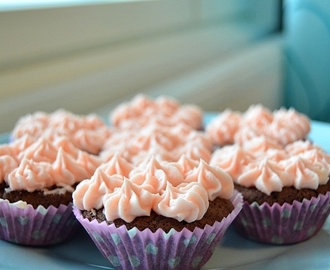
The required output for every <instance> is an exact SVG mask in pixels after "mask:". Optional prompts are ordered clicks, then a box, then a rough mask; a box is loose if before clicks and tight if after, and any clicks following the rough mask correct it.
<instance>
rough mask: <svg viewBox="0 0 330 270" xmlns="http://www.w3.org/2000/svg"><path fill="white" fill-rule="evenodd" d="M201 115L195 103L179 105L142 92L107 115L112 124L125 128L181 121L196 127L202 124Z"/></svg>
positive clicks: (171, 123) (176, 102)
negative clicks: (150, 96) (152, 97)
mask: <svg viewBox="0 0 330 270" xmlns="http://www.w3.org/2000/svg"><path fill="white" fill-rule="evenodd" d="M202 117H203V115H202V110H201V109H200V108H199V107H197V106H195V105H181V104H180V103H179V102H178V101H176V100H174V99H172V98H169V97H164V96H161V97H158V98H157V99H155V100H153V99H151V98H149V97H147V96H145V95H142V94H139V95H137V96H135V97H134V98H133V99H132V100H131V101H129V102H126V103H122V104H120V105H119V106H118V107H116V108H115V109H114V110H113V111H112V112H111V113H110V115H109V118H110V121H111V123H112V124H113V125H114V126H120V127H122V128H125V129H127V128H134V129H137V128H140V127H142V126H146V125H148V124H149V123H155V122H157V123H159V124H161V125H166V126H175V125H177V124H180V123H181V124H182V123H183V124H186V125H189V126H190V127H191V128H195V129H197V128H200V127H201V125H202V120H203V119H202Z"/></svg>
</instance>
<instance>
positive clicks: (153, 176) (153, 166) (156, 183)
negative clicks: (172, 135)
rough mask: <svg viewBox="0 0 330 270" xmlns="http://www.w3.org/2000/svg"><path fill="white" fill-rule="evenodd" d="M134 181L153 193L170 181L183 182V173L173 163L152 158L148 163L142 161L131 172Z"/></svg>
mask: <svg viewBox="0 0 330 270" xmlns="http://www.w3.org/2000/svg"><path fill="white" fill-rule="evenodd" d="M130 179H131V181H132V182H133V183H136V184H138V185H140V186H144V188H145V189H147V190H149V191H150V192H152V193H160V192H161V191H162V190H164V188H165V186H166V183H167V182H169V183H171V184H172V185H174V186H177V185H179V184H181V183H182V182H183V175H182V174H181V172H180V171H179V170H178V168H177V167H176V166H174V165H173V164H171V163H167V162H166V163H160V162H158V161H157V160H156V159H155V158H151V159H150V160H149V161H148V162H147V163H142V164H140V165H139V166H138V167H136V168H135V169H133V170H132V171H131V172H130Z"/></svg>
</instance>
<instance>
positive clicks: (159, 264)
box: [74, 192, 243, 270]
mask: <svg viewBox="0 0 330 270" xmlns="http://www.w3.org/2000/svg"><path fill="white" fill-rule="evenodd" d="M231 201H232V203H233V204H234V206H235V209H234V210H233V211H232V213H230V214H229V215H228V216H227V217H226V218H224V219H223V220H222V221H221V222H215V224H214V225H213V226H209V225H207V226H205V228H204V229H200V228H196V229H195V230H194V231H190V230H188V229H183V230H182V231H180V232H177V231H175V230H174V229H172V230H170V231H169V232H168V233H165V232H164V231H163V230H161V229H158V230H157V231H156V232H154V233H153V232H151V231H150V230H149V229H145V230H143V231H139V230H138V229H137V228H133V229H130V230H127V228H126V226H121V227H118V228H116V226H115V225H113V224H111V225H107V224H106V222H102V223H99V222H98V221H97V220H93V221H92V222H90V221H89V220H88V219H85V218H84V217H83V216H82V215H81V211H80V210H79V209H77V208H74V213H75V215H76V217H77V219H78V220H79V222H80V223H81V224H82V226H83V227H84V228H85V229H86V231H87V232H88V234H89V235H90V237H91V238H92V240H93V241H94V243H95V244H96V246H97V247H98V249H99V250H100V252H101V253H102V254H103V256H104V257H105V258H106V259H107V260H109V261H110V263H111V264H112V265H113V266H114V267H115V268H116V269H143V270H146V269H200V268H201V267H202V266H203V265H204V264H205V263H206V262H207V261H208V260H209V259H210V257H211V256H212V254H213V251H214V250H215V248H216V246H217V245H218V244H219V242H220V240H221V239H222V236H223V235H224V233H225V232H226V230H227V228H228V226H229V225H230V224H231V223H232V221H233V220H234V219H235V217H236V216H237V214H238V213H239V211H240V210H241V208H242V201H243V199H242V196H241V194H239V193H237V192H236V193H235V194H234V196H233V197H232V199H231Z"/></svg>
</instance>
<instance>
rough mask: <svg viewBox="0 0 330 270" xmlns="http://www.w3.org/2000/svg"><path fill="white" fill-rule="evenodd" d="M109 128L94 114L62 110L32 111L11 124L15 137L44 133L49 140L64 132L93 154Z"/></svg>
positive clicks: (98, 149)
mask: <svg viewBox="0 0 330 270" xmlns="http://www.w3.org/2000/svg"><path fill="white" fill-rule="evenodd" d="M110 133H111V131H110V129H109V128H108V127H107V126H106V124H105V123H104V122H103V121H102V120H101V119H100V118H99V117H98V116H96V115H92V114H90V115H87V116H78V115H75V114H73V113H71V112H68V111H65V110H57V111H55V112H53V113H51V114H47V113H43V112H36V113H34V114H32V115H27V116H25V117H22V118H21V119H20V120H19V121H18V122H17V123H16V125H15V128H14V130H13V132H12V137H13V138H14V139H15V140H16V139H17V138H20V137H22V136H23V135H24V134H29V135H31V136H34V137H36V138H38V137H40V136H42V135H43V136H44V137H46V138H47V139H50V140H53V139H54V138H56V137H58V136H67V137H68V138H69V139H70V140H71V142H72V143H73V144H74V145H75V146H76V147H78V148H79V149H81V150H84V151H88V152H90V153H93V154H97V153H98V152H99V151H100V150H101V148H102V146H103V143H104V142H105V140H106V138H107V137H109V135H110Z"/></svg>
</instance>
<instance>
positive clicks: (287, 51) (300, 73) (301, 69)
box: [284, 0, 330, 122]
mask: <svg viewBox="0 0 330 270" xmlns="http://www.w3.org/2000/svg"><path fill="white" fill-rule="evenodd" d="M284 11H285V13H284V14H285V20H284V36H285V39H284V40H285V44H284V58H285V65H284V71H285V72H284V75H285V77H284V104H285V106H286V107H294V108H295V109H297V110H298V111H300V112H302V113H305V114H307V115H308V116H309V117H311V118H312V119H314V120H320V121H326V122H330V106H329V105H330V1H328V0H288V1H286V2H285V6H284Z"/></svg>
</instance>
